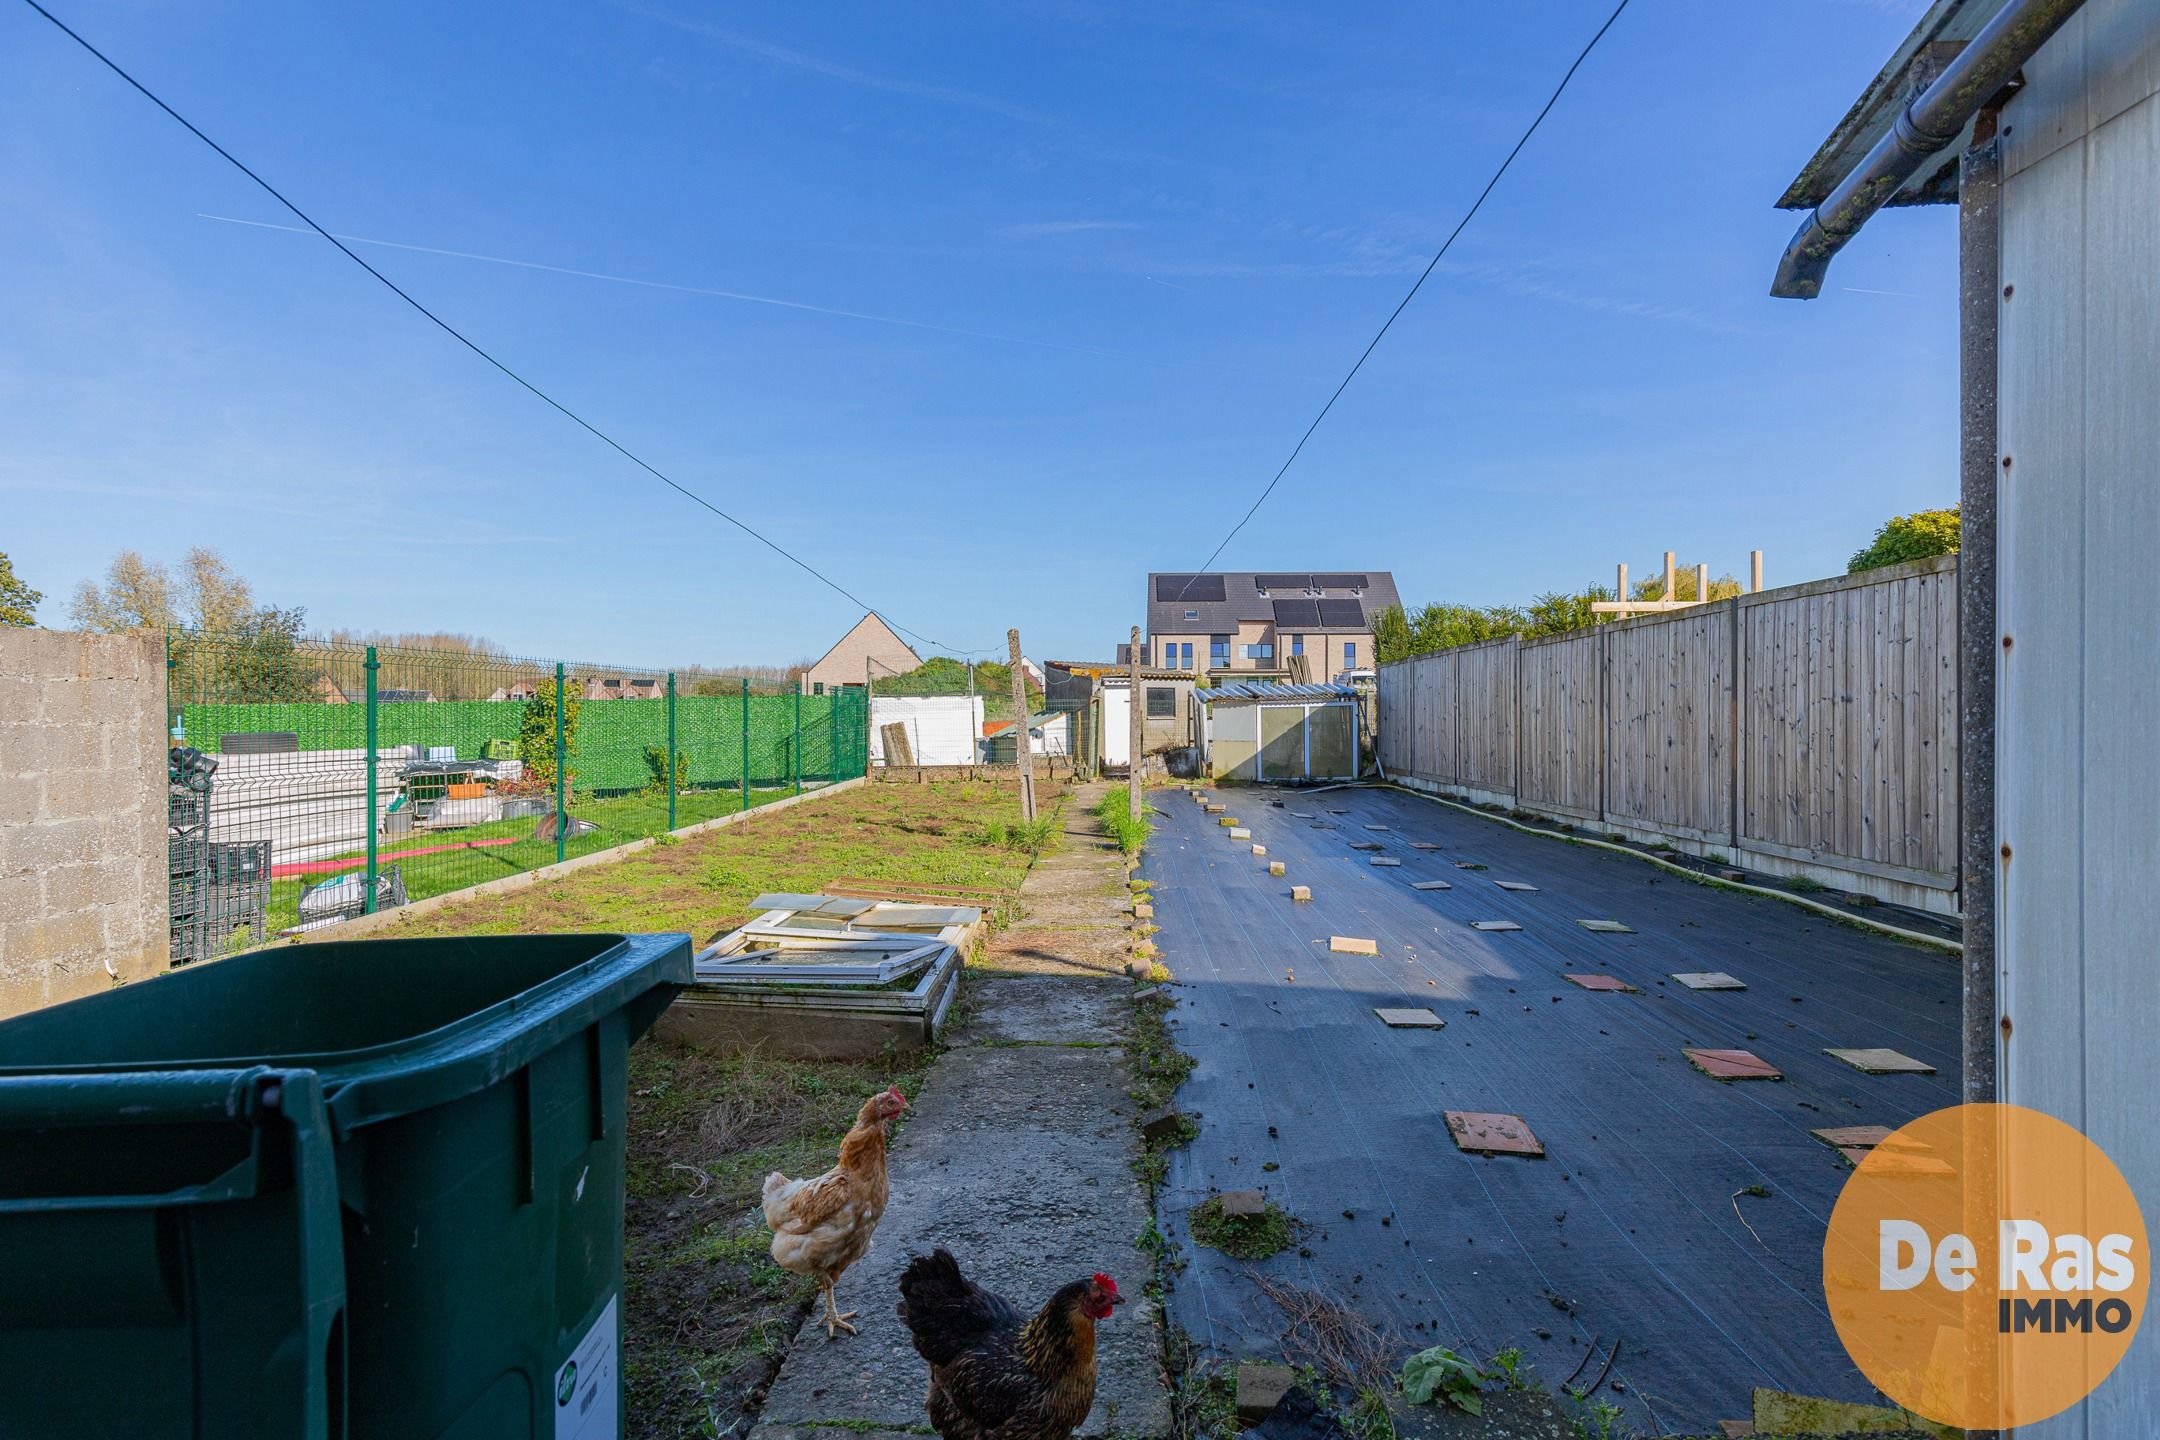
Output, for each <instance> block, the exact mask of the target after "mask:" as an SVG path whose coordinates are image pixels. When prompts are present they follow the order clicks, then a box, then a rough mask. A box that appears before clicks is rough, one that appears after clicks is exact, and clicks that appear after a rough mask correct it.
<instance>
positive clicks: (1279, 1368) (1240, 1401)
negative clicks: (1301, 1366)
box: [1236, 1361, 1297, 1421]
mask: <svg viewBox="0 0 2160 1440" xmlns="http://www.w3.org/2000/svg"><path fill="white" fill-rule="evenodd" d="M1295 1384H1297V1371H1295V1370H1292V1369H1291V1368H1290V1367H1289V1366H1288V1365H1260V1364H1255V1363H1253V1362H1251V1361H1247V1362H1246V1363H1245V1364H1243V1365H1240V1366H1238V1368H1237V1397H1236V1400H1237V1413H1238V1418H1239V1419H1240V1420H1246V1421H1255V1420H1264V1419H1266V1418H1267V1415H1268V1412H1269V1411H1271V1410H1273V1409H1274V1408H1275V1407H1276V1406H1277V1405H1280V1404H1281V1403H1282V1398H1283V1396H1285V1395H1287V1394H1289V1393H1290V1387H1291V1386H1292V1385H1295Z"/></svg>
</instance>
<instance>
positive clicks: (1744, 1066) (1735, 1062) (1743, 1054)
mask: <svg viewBox="0 0 2160 1440" xmlns="http://www.w3.org/2000/svg"><path fill="white" fill-rule="evenodd" d="M1680 1053H1681V1054H1683V1055H1685V1056H1687V1058H1688V1061H1689V1063H1691V1064H1692V1065H1694V1067H1695V1068H1696V1069H1698V1070H1700V1071H1702V1072H1703V1074H1705V1075H1708V1076H1709V1077H1710V1078H1711V1079H1713V1080H1782V1079H1784V1078H1785V1077H1784V1076H1783V1075H1780V1074H1779V1073H1778V1069H1777V1067H1776V1066H1775V1065H1772V1064H1771V1063H1770V1062H1769V1061H1767V1060H1765V1059H1763V1058H1762V1056H1760V1055H1757V1054H1755V1053H1753V1052H1752V1051H1748V1050H1704V1049H1700V1048H1698V1047H1696V1046H1692V1045H1689V1046H1683V1047H1682V1049H1681V1052H1680Z"/></svg>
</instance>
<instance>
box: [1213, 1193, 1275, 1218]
mask: <svg viewBox="0 0 2160 1440" xmlns="http://www.w3.org/2000/svg"><path fill="white" fill-rule="evenodd" d="M1215 1198H1216V1199H1218V1200H1220V1201H1221V1202H1222V1213H1223V1214H1225V1215H1265V1214H1266V1213H1267V1197H1266V1196H1265V1195H1262V1194H1261V1193H1260V1192H1259V1191H1258V1190H1225V1191H1223V1193H1222V1194H1220V1195H1218V1196H1216V1197H1215Z"/></svg>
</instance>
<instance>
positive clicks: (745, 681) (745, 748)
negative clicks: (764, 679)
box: [742, 675, 750, 810]
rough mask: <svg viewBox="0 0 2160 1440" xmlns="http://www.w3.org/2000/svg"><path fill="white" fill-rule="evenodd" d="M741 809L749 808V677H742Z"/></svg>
mask: <svg viewBox="0 0 2160 1440" xmlns="http://www.w3.org/2000/svg"><path fill="white" fill-rule="evenodd" d="M742 808H743V809H744V810H748V809H749V808H750V677H749V676H748V675H745V676H743V677H742Z"/></svg>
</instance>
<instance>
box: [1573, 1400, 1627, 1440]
mask: <svg viewBox="0 0 2160 1440" xmlns="http://www.w3.org/2000/svg"><path fill="white" fill-rule="evenodd" d="M1575 1433H1576V1434H1577V1435H1580V1436H1581V1437H1582V1440H1626V1437H1627V1435H1628V1434H1629V1431H1628V1429H1627V1412H1626V1411H1624V1410H1622V1409H1621V1408H1620V1407H1619V1406H1618V1405H1615V1404H1613V1402H1612V1401H1610V1400H1590V1401H1586V1402H1584V1403H1583V1407H1582V1409H1581V1410H1580V1411H1578V1412H1577V1413H1576V1415H1575Z"/></svg>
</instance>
